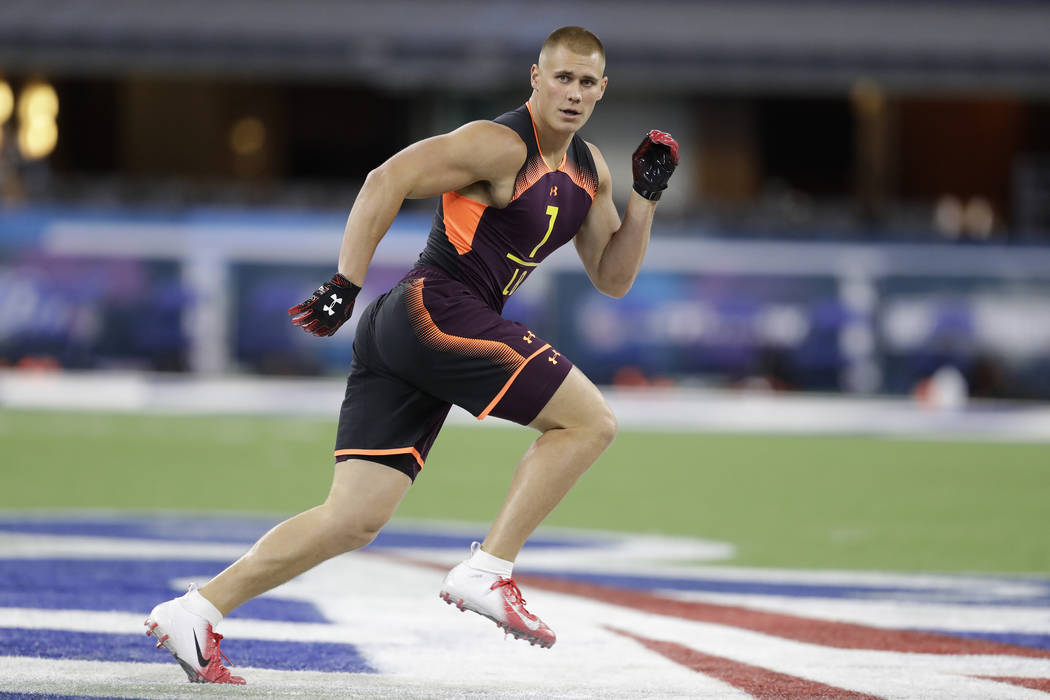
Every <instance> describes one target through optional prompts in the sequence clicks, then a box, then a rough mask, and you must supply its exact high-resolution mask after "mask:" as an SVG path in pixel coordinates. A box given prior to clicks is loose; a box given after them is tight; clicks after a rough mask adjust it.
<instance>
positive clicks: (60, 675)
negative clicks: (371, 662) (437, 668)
mask: <svg viewBox="0 0 1050 700" xmlns="http://www.w3.org/2000/svg"><path fill="white" fill-rule="evenodd" d="M237 670H238V673H241V672H243V673H244V674H245V675H248V676H250V677H251V680H250V681H249V685H247V686H235V685H197V684H191V683H188V682H187V681H186V676H185V674H184V673H183V672H182V669H180V668H178V666H176V665H175V664H174V663H171V664H143V663H116V662H103V661H65V660H62V661H59V660H52V659H37V658H27V657H0V690H6V691H10V692H22V693H48V694H54V693H56V692H61V693H63V694H78V695H87V696H92V695H94V696H119V697H135V698H150V699H153V698H156V699H158V700H167V699H174V700H182V699H186V700H199V699H200V698H202V697H203V698H369V699H377V700H387V699H393V698H398V699H401V700H403V699H405V698H413V699H415V698H419V699H420V700H424V699H426V700H429V699H433V700H455V699H461V698H530V699H531V698H535V699H536V700H548V699H549V698H550V697H551V696H550V695H549V693H548V691H535V692H533V691H525V692H521V691H516V692H506V691H505V690H502V689H501V688H499V687H492V686H485V685H483V684H479V683H471V682H470V681H469V680H461V681H460V682H458V683H453V684H442V683H438V682H436V681H435V680H434V679H432V678H426V677H415V678H411V677H409V678H406V677H395V676H390V675H384V674H350V673H321V672H316V671H273V670H269V669H256V668H249V667H243V668H242V667H238V669H237ZM562 697H565V698H567V699H571V698H598V697H600V696H599V695H597V694H594V693H590V692H587V691H586V688H582V689H581V690H580V691H579V692H577V691H575V690H574V689H570V692H568V693H567V694H566V695H564V696H562ZM625 697H628V696H625ZM633 697H638V698H640V697H643V696H633ZM678 697H682V696H678ZM710 697H714V696H710Z"/></svg>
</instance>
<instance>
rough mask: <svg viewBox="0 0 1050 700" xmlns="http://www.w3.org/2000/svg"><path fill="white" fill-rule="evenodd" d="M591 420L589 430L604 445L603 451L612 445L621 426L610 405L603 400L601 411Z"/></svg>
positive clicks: (595, 413)
mask: <svg viewBox="0 0 1050 700" xmlns="http://www.w3.org/2000/svg"><path fill="white" fill-rule="evenodd" d="M590 418H591V420H590V421H589V424H588V429H589V430H590V431H591V432H592V433H593V434H594V438H595V440H596V441H597V442H599V443H600V444H601V445H602V449H604V448H606V447H608V446H609V445H611V444H612V441H613V439H615V438H616V432H617V431H618V430H619V424H618V423H617V422H616V414H614V413H613V412H612V408H611V407H610V406H609V404H608V403H606V402H605V401H604V400H603V401H602V402H601V409H600V410H598V411H595V412H594V413H593V414H592V415H591V416H590Z"/></svg>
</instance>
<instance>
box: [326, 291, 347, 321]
mask: <svg viewBox="0 0 1050 700" xmlns="http://www.w3.org/2000/svg"><path fill="white" fill-rule="evenodd" d="M342 303H343V300H342V299H340V298H339V297H337V296H336V295H335V294H333V295H332V305H331V306H328V305H327V304H325V307H324V310H325V311H327V312H328V315H329V316H335V305H336V304H342Z"/></svg>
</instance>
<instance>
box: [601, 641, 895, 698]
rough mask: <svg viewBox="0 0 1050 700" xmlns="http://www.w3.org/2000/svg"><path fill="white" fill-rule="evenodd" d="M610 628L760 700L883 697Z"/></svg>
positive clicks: (672, 659)
mask: <svg viewBox="0 0 1050 700" xmlns="http://www.w3.org/2000/svg"><path fill="white" fill-rule="evenodd" d="M606 629H607V630H609V631H610V632H615V633H616V634H619V635H622V636H624V637H629V638H630V639H633V640H635V641H636V642H638V643H639V644H641V645H642V646H644V647H645V648H647V649H649V650H650V651H655V652H656V653H657V654H660V655H661V656H665V657H667V658H668V659H670V660H671V661H674V662H675V663H677V664H681V665H682V666H685V667H686V668H689V669H692V670H693V671H696V672H697V673H702V674H704V675H706V676H711V677H712V678H717V679H718V680H720V681H723V682H725V683H728V684H729V685H731V686H733V687H734V688H738V689H740V690H742V691H744V692H745V693H748V694H750V695H751V696H753V697H755V698H756V699H757V700H776V699H779V700H790V699H791V698H842V699H843V700H882V699H881V698H880V696H878V695H867V694H865V693H857V692H854V691H852V690H847V689H845V688H837V687H835V686H833V685H826V684H824V683H819V682H817V681H811V680H807V679H805V678H799V677H798V676H792V675H788V674H786V673H778V672H777V671H770V670H769V669H768V668H762V667H761V666H752V665H751V664H745V663H742V662H740V661H733V660H732V659H727V658H724V657H721V656H712V655H711V654H704V653H702V652H699V651H697V650H696V649H691V648H689V647H687V646H684V645H682V644H677V643H675V642H665V641H662V640H658V639H649V638H648V637H642V636H639V635H637V634H632V633H630V632H627V631H625V630H621V629H616V628H615V627H606Z"/></svg>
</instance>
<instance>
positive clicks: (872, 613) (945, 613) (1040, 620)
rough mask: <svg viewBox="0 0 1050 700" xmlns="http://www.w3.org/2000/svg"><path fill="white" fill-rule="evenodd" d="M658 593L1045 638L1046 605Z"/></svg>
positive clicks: (1049, 622)
mask: <svg viewBox="0 0 1050 700" xmlns="http://www.w3.org/2000/svg"><path fill="white" fill-rule="evenodd" d="M658 593H659V594H660V595H662V596H665V597H668V598H675V599H677V600H687V601H697V602H704V603H713V604H715V605H731V606H738V607H742V608H748V609H750V610H763V611H766V612H774V613H780V614H783V615H800V616H802V617H811V618H814V619H817V620H836V621H840V622H851V623H855V624H860V625H868V626H871V627H880V628H885V629H899V630H904V629H937V630H945V631H958V632H988V633H1016V634H1048V635H1050V608H1048V607H1046V606H1040V607H1035V606H1006V605H952V604H950V603H944V604H940V603H936V602H928V603H927V602H916V601H911V600H872V599H859V598H858V599H829V598H800V597H796V596H775V595H751V594H741V593H708V592H705V591H685V592H683V591H658Z"/></svg>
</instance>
